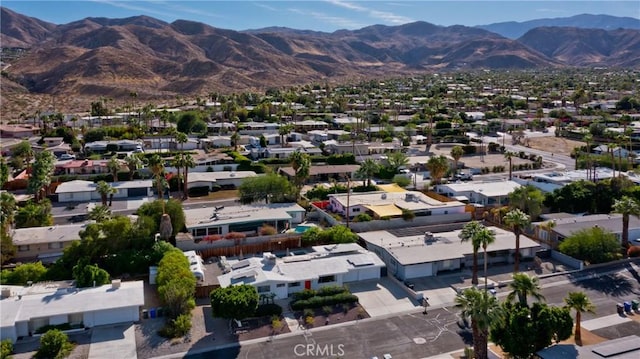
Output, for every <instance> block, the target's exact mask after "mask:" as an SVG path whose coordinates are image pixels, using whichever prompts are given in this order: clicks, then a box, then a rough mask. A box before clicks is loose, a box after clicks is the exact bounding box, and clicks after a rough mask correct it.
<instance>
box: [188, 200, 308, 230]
mask: <svg viewBox="0 0 640 359" xmlns="http://www.w3.org/2000/svg"><path fill="white" fill-rule="evenodd" d="M288 212H306V210H305V209H304V208H302V207H300V206H299V205H298V204H297V203H271V204H266V205H250V206H231V207H224V208H222V209H220V210H217V211H216V210H215V208H212V207H209V208H194V209H185V211H184V216H185V218H186V226H187V228H189V229H191V228H198V227H209V226H211V225H223V224H230V223H246V222H258V221H274V220H289V219H292V218H293V217H292V216H291V215H290V214H289V213H288ZM214 214H216V216H215V217H214Z"/></svg>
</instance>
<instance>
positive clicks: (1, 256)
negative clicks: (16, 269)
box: [0, 230, 16, 264]
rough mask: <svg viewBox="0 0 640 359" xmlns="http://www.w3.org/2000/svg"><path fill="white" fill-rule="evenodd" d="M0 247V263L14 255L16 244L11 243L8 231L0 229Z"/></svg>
mask: <svg viewBox="0 0 640 359" xmlns="http://www.w3.org/2000/svg"><path fill="white" fill-rule="evenodd" d="M0 248H2V250H1V251H0V264H5V263H6V262H7V261H9V260H11V259H13V257H14V256H15V255H16V246H15V245H14V244H13V239H12V238H11V234H10V233H9V231H5V230H1V231H0Z"/></svg>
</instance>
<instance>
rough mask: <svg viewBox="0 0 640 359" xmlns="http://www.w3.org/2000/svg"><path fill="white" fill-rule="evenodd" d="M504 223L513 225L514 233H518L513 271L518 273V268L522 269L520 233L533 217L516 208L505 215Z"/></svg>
mask: <svg viewBox="0 0 640 359" xmlns="http://www.w3.org/2000/svg"><path fill="white" fill-rule="evenodd" d="M504 223H505V224H506V225H507V226H509V227H511V230H512V231H513V234H515V235H516V252H515V258H514V259H515V263H514V265H513V272H514V273H518V270H519V269H520V235H521V234H522V232H523V230H524V229H525V228H526V227H527V226H528V225H529V223H531V217H529V216H528V215H527V214H526V213H524V212H522V211H521V210H519V209H518V208H516V209H513V210H511V211H509V212H508V213H507V214H506V215H505V216H504Z"/></svg>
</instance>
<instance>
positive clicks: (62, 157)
mask: <svg viewBox="0 0 640 359" xmlns="http://www.w3.org/2000/svg"><path fill="white" fill-rule="evenodd" d="M58 159H59V160H61V161H66V160H75V159H76V155H70V154H68V153H63V154H61V155H60V157H59V158H58Z"/></svg>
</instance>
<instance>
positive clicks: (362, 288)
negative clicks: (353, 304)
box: [347, 277, 418, 317]
mask: <svg viewBox="0 0 640 359" xmlns="http://www.w3.org/2000/svg"><path fill="white" fill-rule="evenodd" d="M347 285H348V287H349V290H350V291H351V293H353V294H355V295H357V296H358V299H359V302H360V305H362V306H363V307H364V309H365V310H366V311H367V313H369V315H370V316H371V317H379V316H383V315H388V314H394V313H403V312H407V311H410V310H415V309H416V308H418V304H417V303H416V302H415V301H413V300H411V299H410V298H409V297H408V295H407V292H405V291H404V290H403V289H402V288H400V287H399V286H398V285H397V284H396V283H394V282H393V281H391V279H389V278H386V277H382V278H380V279H379V280H369V281H363V282H355V283H348V284H347Z"/></svg>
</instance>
